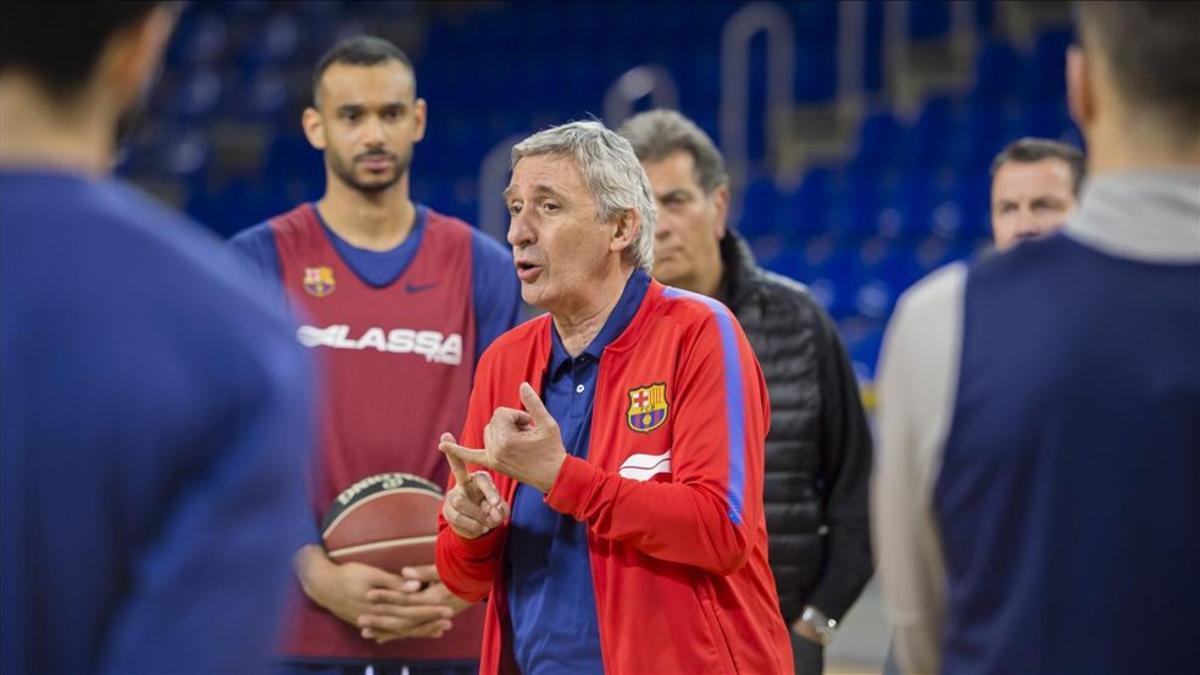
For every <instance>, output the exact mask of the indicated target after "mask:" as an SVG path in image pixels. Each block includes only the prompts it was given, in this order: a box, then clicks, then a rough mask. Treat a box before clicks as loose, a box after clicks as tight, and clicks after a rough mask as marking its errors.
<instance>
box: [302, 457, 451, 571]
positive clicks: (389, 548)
mask: <svg viewBox="0 0 1200 675" xmlns="http://www.w3.org/2000/svg"><path fill="white" fill-rule="evenodd" d="M442 496H443V495H442V490H441V488H439V487H438V486H437V485H435V484H434V483H432V482H430V481H427V480H425V479H424V478H421V477H419V476H414V475H412V474H407V473H382V474H379V475H376V476H369V477H367V478H364V479H362V480H360V481H358V482H357V483H355V484H354V485H351V486H350V487H349V488H347V489H346V490H345V491H343V492H342V493H341V494H340V495H338V497H337V499H335V500H334V502H333V504H332V505H331V506H330V507H329V511H328V512H327V513H326V514H325V522H324V524H323V527H322V532H321V538H322V539H323V540H324V542H325V550H326V551H327V552H328V553H329V557H330V558H331V559H333V561H334V562H337V563H346V562H359V563H365V564H367V565H371V566H373V567H378V568H380V569H384V570H387V571H389V572H392V573H394V574H399V573H400V570H401V568H403V567H406V566H412V565H432V564H433V561H434V558H433V550H434V540H435V539H436V538H437V516H438V512H439V511H440V510H441V508H442Z"/></svg>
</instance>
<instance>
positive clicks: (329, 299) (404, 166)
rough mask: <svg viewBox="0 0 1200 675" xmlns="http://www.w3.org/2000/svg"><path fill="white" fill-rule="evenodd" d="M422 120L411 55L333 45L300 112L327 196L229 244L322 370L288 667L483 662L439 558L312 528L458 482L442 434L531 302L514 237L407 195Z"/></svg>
mask: <svg viewBox="0 0 1200 675" xmlns="http://www.w3.org/2000/svg"><path fill="white" fill-rule="evenodd" d="M425 121H426V105H425V101H424V100H423V99H421V98H419V97H418V96H417V82H416V75H415V72H414V71H413V67H412V64H411V63H410V62H409V60H408V57H407V56H406V55H405V54H404V52H403V51H401V50H400V49H399V48H397V47H396V46H395V45H393V44H392V43H390V42H388V41H386V40H383V39H380V38H376V37H370V36H357V37H353V38H348V39H346V40H344V41H342V42H340V43H338V44H337V45H335V46H334V47H333V48H331V49H330V50H329V52H327V53H326V54H325V56H324V57H323V58H322V59H321V60H320V62H319V63H318V64H317V66H316V68H315V72H314V73H313V105H312V107H310V108H308V109H307V110H305V111H304V116H303V119H302V122H303V125H304V133H305V135H306V136H307V138H308V141H309V143H310V144H311V145H312V146H313V148H315V149H317V150H320V151H321V152H322V153H323V155H324V159H325V175H326V185H325V194H324V195H323V196H322V197H321V199H320V200H318V201H316V202H314V203H305V204H301V205H299V206H297V207H296V208H295V209H293V210H291V211H289V212H288V213H284V214H281V215H279V216H277V217H275V218H272V219H270V220H269V221H267V222H265V223H261V224H259V225H256V226H254V227H252V228H250V229H248V230H246V231H245V232H243V233H241V234H239V235H237V236H236V237H235V238H234V239H233V240H232V241H231V243H230V245H231V246H232V247H233V248H234V249H235V250H237V251H239V252H241V253H243V254H245V255H246V256H247V259H248V260H250V261H251V262H252V263H253V264H254V265H255V267H257V268H258V269H259V270H261V271H262V272H264V273H265V275H266V276H267V277H268V278H269V281H268V284H270V285H272V286H274V287H275V288H276V293H277V294H281V293H282V294H285V295H286V297H287V302H288V304H289V306H290V307H291V308H293V309H294V310H296V311H297V312H298V314H300V315H302V316H305V317H307V319H306V320H305V322H304V325H302V326H301V327H300V331H299V333H298V334H297V336H298V338H299V340H300V342H301V343H302V344H304V345H305V346H306V347H309V348H312V349H313V350H316V351H317V353H318V355H319V358H320V359H321V361H320V363H321V364H322V366H323V368H322V373H323V375H324V376H325V377H324V379H323V386H322V387H321V388H320V391H321V395H320V397H319V399H320V405H321V406H322V408H323V411H324V415H323V418H322V419H323V422H324V423H325V429H324V433H323V434H322V437H321V443H320V446H319V447H320V457H319V465H318V471H317V477H316V481H315V487H314V490H313V508H312V511H311V513H312V516H313V522H312V524H311V525H309V527H308V528H307V529H308V532H309V541H308V543H307V545H306V546H304V547H303V548H302V549H300V550H299V551H298V553H297V555H296V563H295V567H296V577H297V580H298V582H299V589H297V598H296V603H295V604H296V613H295V616H294V621H293V625H292V630H290V631H289V633H288V636H287V640H286V642H285V644H284V646H283V657H284V659H286V661H287V663H286V664H285V665H284V666H283V667H282V670H283V671H284V672H296V673H329V674H331V675H334V674H337V673H342V672H345V671H351V670H352V671H354V672H361V670H362V667H363V666H365V665H369V666H371V667H372V669H373V670H374V672H375V673H376V675H386V674H387V673H397V674H398V673H400V672H402V671H404V670H406V669H407V671H408V672H410V673H422V672H436V673H440V674H441V673H449V672H472V673H473V672H476V671H478V669H479V650H480V643H481V639H482V629H483V607H482V606H479V607H477V608H475V609H471V610H469V611H468V610H467V608H468V606H469V605H468V603H465V602H463V601H462V600H460V599H459V598H457V597H455V596H454V595H453V594H452V593H450V592H449V591H448V590H447V589H446V587H445V586H444V585H443V584H441V583H440V582H439V581H438V578H437V570H436V569H435V568H434V566H433V564H432V561H431V564H429V565H419V566H413V567H409V568H405V569H404V570H402V571H401V574H399V575H398V574H392V573H390V572H387V571H385V570H382V569H379V568H376V567H373V566H370V565H365V564H362V563H355V562H349V563H344V564H341V563H337V562H335V561H333V560H332V559H330V557H329V556H328V555H327V554H326V552H325V550H324V548H323V547H322V546H321V540H320V535H319V534H318V532H317V523H320V522H321V520H322V519H323V518H324V515H325V512H326V511H327V510H328V509H329V507H330V506H331V505H332V504H333V503H334V500H335V498H336V497H337V495H338V494H339V493H341V492H342V491H343V490H345V489H346V488H349V487H350V486H352V485H354V484H355V483H356V482H358V481H360V480H362V479H364V478H367V477H369V476H373V475H377V474H381V473H388V472H394V471H399V472H404V473H411V474H415V475H417V476H421V477H423V478H426V479H429V480H432V481H435V482H437V483H438V484H439V485H444V484H445V483H446V479H447V477H448V475H449V470H448V468H447V466H446V461H445V459H444V458H443V456H442V455H441V454H440V453H439V452H438V451H437V444H438V436H439V434H441V432H442V431H445V430H446V429H459V428H460V427H461V426H462V423H463V419H464V418H465V416H466V411H467V397H468V396H469V395H470V391H471V378H472V374H473V373H474V371H475V365H476V363H477V361H478V359H479V355H480V354H482V353H483V350H484V348H486V347H487V346H488V344H490V343H491V341H492V340H493V339H495V338H496V337H497V336H498V335H500V334H501V333H503V332H504V331H506V330H508V329H509V328H512V326H513V325H514V324H515V323H516V320H517V314H518V311H519V309H520V302H519V292H518V290H517V278H516V274H515V272H514V270H513V265H512V259H511V258H510V257H509V255H508V252H507V251H506V250H505V249H504V247H502V246H501V245H500V243H499V242H497V241H495V240H493V239H492V238H490V237H488V236H487V235H486V234H484V233H483V232H481V231H479V230H477V229H474V228H472V227H471V226H470V225H468V224H466V223H464V222H462V221H461V220H458V219H456V218H451V217H449V216H445V215H442V214H440V213H438V212H436V211H434V210H433V209H430V208H428V207H426V206H424V205H422V204H417V203H414V202H413V201H412V199H411V197H410V195H409V178H410V175H411V171H410V169H411V166H412V159H413V150H414V146H415V145H416V144H417V143H418V142H420V140H421V139H422V138H423V137H424V135H425ZM280 287H282V288H280ZM436 525H437V524H436V523H434V522H430V523H429V524H428V526H429V530H430V531H432V530H433V529H434V528H435V527H436ZM301 590H302V594H301ZM367 617H370V618H367Z"/></svg>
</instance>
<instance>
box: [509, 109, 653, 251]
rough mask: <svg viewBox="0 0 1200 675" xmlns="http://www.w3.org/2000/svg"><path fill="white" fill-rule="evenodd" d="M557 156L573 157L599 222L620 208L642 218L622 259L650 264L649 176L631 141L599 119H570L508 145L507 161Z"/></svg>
mask: <svg viewBox="0 0 1200 675" xmlns="http://www.w3.org/2000/svg"><path fill="white" fill-rule="evenodd" d="M535 155H557V156H561V157H570V158H571V159H573V160H575V165H576V166H578V167H579V171H580V173H582V174H583V180H584V183H586V184H587V187H588V190H589V191H590V192H591V193H592V198H593V199H595V200H596V203H597V204H598V205H599V213H598V214H597V215H598V216H599V218H600V220H601V221H602V222H606V223H607V222H610V221H612V220H613V219H614V218H617V217H618V216H620V215H621V214H623V213H624V212H625V211H637V213H638V215H639V216H640V217H641V218H640V220H641V226H640V227H639V229H638V233H637V239H635V240H634V241H633V243H631V244H630V245H629V247H628V248H626V249H625V256H626V259H627V260H628V261H629V262H630V263H632V264H634V265H636V266H638V267H641V268H642V269H644V270H646V271H647V272H649V271H650V268H651V266H653V264H654V223H655V220H656V217H657V216H656V214H657V212H656V211H655V208H654V198H653V197H652V196H651V195H652V192H651V190H650V179H649V178H647V177H646V171H645V170H644V169H642V164H641V162H639V161H638V158H637V155H635V154H634V153H633V146H631V145H630V144H629V141H627V140H625V139H624V138H622V137H621V136H620V135H618V134H617V133H616V132H614V131H610V130H609V129H606V128H605V127H604V125H603V124H601V123H599V122H570V123H567V124H563V125H561V126H557V127H553V128H551V129H546V130H545V131H539V132H538V133H536V134H534V135H532V136H530V137H529V138H526V139H525V140H523V141H521V142H520V143H517V144H516V145H514V146H513V149H512V164H511V166H514V167H515V166H516V165H517V162H518V161H520V160H521V158H523V157H532V156H535Z"/></svg>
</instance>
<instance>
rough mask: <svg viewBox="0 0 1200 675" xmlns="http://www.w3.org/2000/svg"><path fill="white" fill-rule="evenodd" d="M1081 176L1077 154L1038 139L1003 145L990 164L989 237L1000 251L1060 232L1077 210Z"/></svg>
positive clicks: (1082, 168)
mask: <svg viewBox="0 0 1200 675" xmlns="http://www.w3.org/2000/svg"><path fill="white" fill-rule="evenodd" d="M1085 173H1086V166H1085V160H1084V157H1083V153H1082V152H1080V151H1079V149H1078V148H1076V147H1073V146H1070V145H1067V144H1066V143H1060V142H1058V141H1051V140H1047V139H1042V138H1022V139H1020V140H1016V141H1013V142H1012V143H1010V144H1008V146H1006V147H1005V148H1004V149H1003V150H1001V151H1000V154H998V155H996V159H995V160H994V161H993V162H992V190H991V192H992V195H991V200H992V237H993V238H994V239H995V242H996V249H997V250H1000V251H1006V250H1008V249H1010V248H1012V247H1013V246H1016V245H1017V243H1018V242H1019V241H1021V240H1022V239H1026V238H1028V237H1035V236H1037V235H1040V234H1045V233H1047V232H1051V231H1053V230H1056V229H1058V228H1060V227H1062V226H1063V225H1064V224H1066V222H1067V218H1069V217H1070V216H1071V215H1072V214H1073V213H1075V210H1076V209H1077V208H1078V207H1079V201H1078V200H1079V191H1080V189H1082V187H1083V178H1084V174H1085Z"/></svg>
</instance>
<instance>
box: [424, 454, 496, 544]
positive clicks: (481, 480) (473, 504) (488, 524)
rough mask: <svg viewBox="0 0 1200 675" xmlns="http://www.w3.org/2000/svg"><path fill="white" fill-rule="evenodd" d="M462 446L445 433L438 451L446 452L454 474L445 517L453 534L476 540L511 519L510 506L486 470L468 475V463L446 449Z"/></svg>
mask: <svg viewBox="0 0 1200 675" xmlns="http://www.w3.org/2000/svg"><path fill="white" fill-rule="evenodd" d="M446 446H453V447H456V448H457V447H459V446H458V444H457V443H455V441H454V436H453V435H451V434H442V442H441V444H439V445H438V448H439V449H441V450H442V452H444V453H446V459H447V460H449V462H450V470H451V471H453V472H454V487H453V488H451V490H450V492H448V493H446V500H445V502H443V503H442V516H443V517H445V519H446V522H447V523H448V524H449V525H450V528H451V529H452V530H454V533H455V534H457V535H458V536H460V537H462V538H463V539H476V538H478V537H482V536H483V535H485V534H487V533H488V532H491V531H492V530H493V529H495V528H496V527H497V526H499V525H500V523H503V522H504V519H505V518H507V517H508V514H509V507H508V504H507V503H505V501H504V500H503V499H501V498H500V491H499V490H497V489H496V484H495V483H493V482H492V477H491V476H489V475H488V473H487V472H486V471H476V472H475V473H467V465H466V462H464V461H463V460H461V459H459V458H458V457H456V456H454V455H453V454H451V453H450V452H447V451H446V450H445V448H446Z"/></svg>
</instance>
